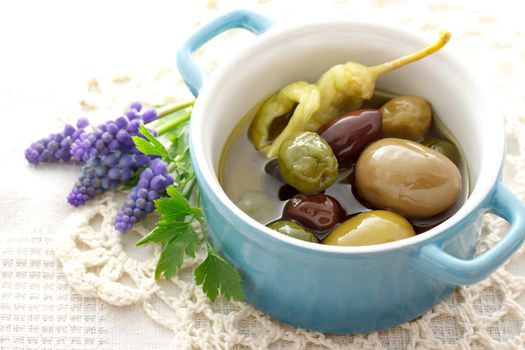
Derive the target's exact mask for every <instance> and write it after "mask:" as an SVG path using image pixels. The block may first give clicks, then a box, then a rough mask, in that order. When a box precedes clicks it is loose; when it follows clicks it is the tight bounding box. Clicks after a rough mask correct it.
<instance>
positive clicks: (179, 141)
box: [133, 112, 244, 301]
mask: <svg viewBox="0 0 525 350" xmlns="http://www.w3.org/2000/svg"><path fill="white" fill-rule="evenodd" d="M190 115H191V112H176V113H175V114H174V115H173V118H172V119H170V118H171V117H169V116H168V117H167V118H168V122H166V123H165V124H162V125H160V126H159V129H156V130H157V132H159V134H164V135H165V138H167V139H169V141H170V147H168V149H166V148H164V146H163V145H162V144H161V143H160V142H159V141H158V140H157V139H156V138H155V137H154V136H153V135H152V134H151V133H150V132H149V131H148V130H147V129H146V128H145V127H144V126H141V127H140V132H141V133H142V135H144V137H145V138H146V139H144V138H143V137H134V138H133V141H134V142H135V144H136V146H137V148H138V149H139V150H140V151H141V152H143V153H145V154H155V155H159V156H161V157H163V158H164V159H166V160H167V161H168V163H169V167H168V169H170V172H171V174H172V176H173V178H174V184H173V185H171V186H168V187H167V188H166V193H167V197H165V198H160V199H157V200H156V201H155V207H156V212H157V213H158V214H160V216H161V219H160V220H159V221H158V223H157V226H156V227H155V229H154V230H153V231H151V233H150V234H148V235H147V236H145V237H143V238H142V239H141V240H140V241H139V242H137V243H136V245H138V246H140V245H145V244H148V243H158V244H161V245H162V252H161V255H160V258H159V261H158V263H157V267H156V269H155V278H156V279H158V278H160V277H161V276H162V275H164V277H165V278H167V279H169V278H172V277H173V276H174V275H175V274H176V273H177V270H178V269H179V268H180V267H181V266H182V264H183V261H184V256H185V255H187V256H190V257H194V256H195V254H196V252H197V250H198V249H199V247H200V245H201V244H202V243H201V240H200V237H199V235H198V234H197V232H196V231H195V229H194V224H196V222H195V221H197V222H198V223H199V225H200V227H201V228H202V229H203V235H204V241H205V244H206V247H207V251H208V256H207V257H206V259H205V260H204V261H203V262H202V263H201V264H200V265H199V266H198V267H197V269H196V270H195V272H194V274H195V281H196V283H197V284H198V285H202V288H203V290H204V292H205V293H206V295H207V296H208V297H209V298H210V299H211V300H212V301H215V300H216V299H217V297H218V295H219V294H222V296H224V297H225V298H226V299H235V300H243V299H244V293H243V289H242V286H241V283H242V278H241V275H240V274H239V273H238V272H237V271H236V270H235V269H234V268H233V267H232V266H231V265H229V264H228V262H227V261H226V260H224V259H223V258H222V257H221V256H220V255H219V254H218V253H217V252H216V251H215V250H214V249H213V247H212V246H211V245H210V244H209V243H208V240H207V237H206V232H205V231H204V229H205V227H206V221H205V218H204V214H203V212H202V210H201V209H200V208H199V203H200V198H199V196H198V195H197V194H196V193H198V186H196V178H195V172H194V170H193V167H192V164H191V157H190V150H189V146H188V130H189V119H190ZM160 130H162V133H161V132H160ZM194 202H195V203H196V204H195V205H193V204H192V203H194Z"/></svg>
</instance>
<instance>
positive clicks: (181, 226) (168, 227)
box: [135, 220, 190, 246]
mask: <svg viewBox="0 0 525 350" xmlns="http://www.w3.org/2000/svg"><path fill="white" fill-rule="evenodd" d="M189 224H190V222H188V221H174V222H167V221H164V220H161V221H159V222H158V223H157V226H156V227H155V228H154V229H153V231H151V232H150V233H149V234H148V235H147V236H144V237H143V238H142V239H141V240H140V241H138V242H137V243H135V245H137V246H141V245H144V244H147V243H150V242H156V243H164V242H168V241H169V240H170V239H171V238H173V237H174V236H176V235H177V233H178V232H179V231H183V230H185V229H186V228H187V227H188V226H189Z"/></svg>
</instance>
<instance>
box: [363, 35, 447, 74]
mask: <svg viewBox="0 0 525 350" xmlns="http://www.w3.org/2000/svg"><path fill="white" fill-rule="evenodd" d="M450 37H451V34H450V32H449V31H446V30H445V31H442V32H441V33H440V34H439V39H438V40H437V41H436V42H435V43H434V44H432V45H430V46H428V47H426V48H424V49H422V50H419V51H417V52H414V53H412V54H410V55H407V56H404V57H401V58H398V59H395V60H393V61H390V62H386V63H383V64H380V65H378V66H373V67H369V68H368V71H369V72H370V74H371V75H372V76H374V77H375V78H378V77H379V76H381V75H383V74H385V73H387V72H390V71H392V70H394V69H397V68H400V67H403V66H404V65H406V64H409V63H412V62H415V61H418V60H420V59H422V58H425V57H427V56H428V55H431V54H433V53H434V52H436V51H438V50H439V49H441V48H442V47H443V46H445V44H446V43H447V42H448V41H449V40H450Z"/></svg>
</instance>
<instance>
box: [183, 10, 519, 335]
mask: <svg viewBox="0 0 525 350" xmlns="http://www.w3.org/2000/svg"><path fill="white" fill-rule="evenodd" d="M232 28H245V29H248V30H250V31H251V32H253V33H255V34H257V35H259V34H260V35H259V36H258V37H257V38H254V40H253V43H251V44H250V45H248V47H246V48H245V49H244V50H243V51H242V52H240V53H239V54H237V55H235V56H234V57H232V58H231V59H230V60H229V61H228V62H226V63H224V64H222V66H221V67H219V68H218V69H217V70H216V71H214V72H213V74H212V75H211V76H209V77H208V76H207V74H206V73H205V72H204V71H203V70H202V69H200V68H199V67H198V65H196V64H195V62H194V60H193V57H192V53H193V52H194V51H195V50H197V49H198V48H199V47H201V46H202V45H203V44H205V43H206V42H207V41H209V40H210V39H212V38H213V37H215V36H216V35H218V34H219V33H221V32H223V31H225V30H228V29H232ZM430 41H431V40H430V39H428V38H421V37H419V36H417V35H415V34H413V33H407V32H403V31H400V30H398V29H396V28H392V27H389V26H386V25H383V24H374V23H367V22H355V21H325V22H317V23H309V24H302V25H294V26H289V27H280V26H276V27H275V28H273V24H272V22H271V21H269V20H268V19H266V18H265V17H263V16H261V15H259V14H256V13H252V12H248V11H234V12H230V13H227V14H225V15H223V16H221V17H219V18H217V19H216V20H214V21H212V22H211V23H209V24H207V25H205V26H203V27H202V28H201V29H199V30H198V31H197V32H195V34H193V36H192V37H190V38H189V39H188V41H187V42H186V43H185V45H184V46H183V47H182V48H181V49H180V50H179V55H178V67H179V70H180V72H181V74H182V76H183V78H184V80H185V82H186V83H187V85H188V87H189V88H190V89H191V91H192V92H193V93H194V95H195V96H197V94H198V95H199V96H198V99H197V103H196V105H195V107H194V112H193V116H192V120H191V130H190V147H191V154H192V159H193V164H194V167H195V171H196V175H197V179H198V182H199V185H200V187H201V193H202V199H203V205H204V209H205V213H206V218H207V220H208V226H209V227H208V229H209V236H210V239H211V241H212V244H213V245H214V247H215V248H216V249H217V250H218V251H219V252H220V253H221V254H222V255H223V256H224V257H225V258H226V259H227V260H228V261H229V262H231V263H232V264H233V265H234V266H235V267H236V268H238V269H239V271H240V272H241V274H242V276H243V278H244V290H245V293H246V298H247V301H248V302H249V303H251V304H252V305H254V306H255V307H257V308H259V309H261V310H263V311H264V312H266V313H268V314H269V315H271V316H272V317H275V318H276V319H278V320H281V321H284V322H287V323H290V324H293V325H295V326H299V327H304V328H309V329H313V330H317V331H323V332H331V333H354V332H369V331H373V330H378V329H381V328H385V327H391V326H395V325H398V324H400V323H403V322H406V321H409V320H412V319H414V318H416V317H418V316H419V315H421V314H423V313H425V312H426V311H427V310H429V309H430V308H431V307H433V306H434V305H436V304H437V303H439V302H440V301H441V300H443V299H444V298H445V297H446V296H447V295H448V294H449V293H451V292H452V290H453V289H454V288H455V287H456V286H457V285H460V284H469V283H475V282H477V281H480V280H482V279H484V278H486V277H487V276H488V275H489V274H490V273H492V272H493V271H494V270H495V269H497V268H498V266H500V265H501V264H502V263H503V262H504V261H505V260H506V259H508V258H509V256H510V255H511V254H512V253H513V252H514V251H515V250H516V249H517V248H518V247H519V246H520V245H521V243H522V242H523V239H524V237H525V227H524V221H523V220H524V218H525V207H524V206H523V205H522V203H521V202H520V201H519V200H518V199H517V198H516V196H515V195H513V194H512V193H511V192H510V191H509V190H508V189H507V188H506V187H505V186H504V185H503V184H502V183H501V181H500V176H501V175H500V173H501V166H502V162H503V154H504V129H503V120H502V118H501V117H500V115H499V114H498V112H497V111H496V110H495V109H494V107H493V106H492V105H491V104H490V99H489V98H484V97H483V96H485V93H484V92H483V91H481V87H482V85H481V84H478V83H477V82H476V80H475V79H474V78H473V77H472V76H471V75H470V74H469V73H468V72H467V71H466V70H465V68H464V67H462V65H461V64H460V63H459V61H458V60H457V59H455V58H454V57H452V55H451V54H450V53H448V52H447V50H446V49H445V50H442V52H440V53H438V54H436V55H433V56H432V57H430V58H427V59H424V60H422V61H419V62H417V63H414V64H411V65H409V66H407V67H405V68H403V69H401V70H398V71H395V72H393V73H390V74H388V75H386V76H385V77H383V78H381V79H380V80H379V82H378V86H379V87H381V88H384V89H387V90H390V91H396V92H402V93H403V94H407V95H418V96H422V97H424V98H426V99H427V100H428V101H430V102H431V103H432V105H433V108H434V110H435V111H436V112H437V113H438V115H440V117H441V120H442V121H443V122H444V123H445V125H446V126H447V128H448V129H449V130H450V131H451V132H452V134H453V135H455V137H456V138H457V140H458V141H459V143H460V145H461V148H462V149H463V151H464V153H465V157H466V161H467V163H468V167H469V170H470V172H469V178H470V196H469V198H468V200H467V201H466V202H465V204H464V205H463V206H462V207H461V208H460V209H459V210H458V211H457V212H456V214H455V215H453V216H452V217H451V218H450V219H448V220H447V221H445V222H444V223H442V224H440V225H438V226H436V227H435V228H433V229H431V230H429V231H427V232H424V233H422V234H420V235H417V236H415V237H412V238H409V239H404V240H400V241H396V242H391V243H386V244H380V245H373V246H363V247H338V246H326V245H320V244H314V243H309V242H304V241H300V240H296V239H293V238H290V237H287V236H285V235H282V234H280V233H277V232H275V231H273V230H270V229H268V228H266V227H265V226H263V225H261V224H259V223H258V222H256V221H255V220H253V219H252V218H250V217H249V216H248V215H246V214H245V213H243V212H242V211H241V210H240V209H239V208H237V207H236V206H235V205H234V204H233V202H232V201H231V200H230V199H229V198H228V196H227V195H226V194H225V192H224V191H223V190H222V188H221V186H220V184H219V181H218V180H217V172H218V166H219V159H220V156H221V152H222V149H223V147H224V144H225V142H226V140H227V138H228V136H229V135H230V133H231V131H232V130H233V128H234V127H235V126H236V125H237V123H238V122H239V121H240V120H241V119H242V117H243V116H244V115H245V114H246V113H247V112H248V111H249V110H250V109H251V108H252V107H253V106H254V105H256V104H257V102H259V101H260V100H261V99H263V98H264V97H265V96H267V95H268V94H269V93H272V92H274V91H277V90H279V89H280V88H281V87H283V86H285V85H286V84H288V83H290V82H292V81H296V80H307V81H316V80H317V78H318V77H319V76H320V75H321V74H322V73H323V72H324V71H326V70H327V69H328V68H329V67H331V66H333V65H335V64H339V63H344V62H347V61H349V60H352V61H357V62H361V63H364V64H367V65H373V64H378V63H382V62H385V61H388V60H389V59H392V58H394V57H399V56H402V55H404V54H406V53H409V52H413V51H415V50H417V49H420V48H422V47H424V46H426V45H427V44H428V43H429V42H430ZM205 80H206V82H205V84H204V81H205ZM487 212H492V213H495V214H497V215H499V216H501V217H502V218H504V219H506V220H507V221H509V223H510V227H509V230H508V232H507V234H506V235H505V236H504V237H503V239H502V240H501V241H500V242H499V243H498V244H496V245H495V246H494V247H492V248H491V249H490V250H489V251H487V252H485V253H484V254H482V255H480V256H477V257H475V251H476V247H477V244H478V240H479V234H480V227H481V219H482V216H483V214H485V213H487Z"/></svg>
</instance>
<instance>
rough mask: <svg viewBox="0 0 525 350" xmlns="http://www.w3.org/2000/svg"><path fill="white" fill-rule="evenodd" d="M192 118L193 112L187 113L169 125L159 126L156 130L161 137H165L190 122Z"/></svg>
mask: <svg viewBox="0 0 525 350" xmlns="http://www.w3.org/2000/svg"><path fill="white" fill-rule="evenodd" d="M190 117H191V111H187V112H185V113H184V114H182V115H181V116H180V117H178V118H176V119H174V120H172V121H171V122H169V123H166V124H164V125H161V126H159V127H158V128H156V129H155V130H156V131H157V133H158V134H159V136H160V135H163V134H165V133H167V132H169V131H171V130H174V129H177V128H178V127H179V126H180V125H181V124H184V123H185V122H187V121H188V120H190Z"/></svg>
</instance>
